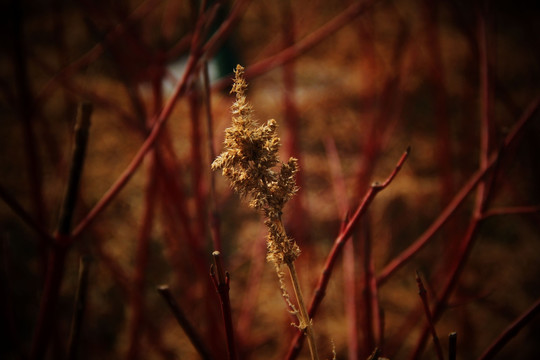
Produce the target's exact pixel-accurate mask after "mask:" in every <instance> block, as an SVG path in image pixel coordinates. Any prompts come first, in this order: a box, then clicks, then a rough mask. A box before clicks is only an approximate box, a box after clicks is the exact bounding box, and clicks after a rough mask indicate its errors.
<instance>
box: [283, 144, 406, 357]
mask: <svg viewBox="0 0 540 360" xmlns="http://www.w3.org/2000/svg"><path fill="white" fill-rule="evenodd" d="M409 151H410V148H407V150H406V151H405V152H404V153H403V155H402V156H401V158H400V159H399V161H398V163H397V165H396V167H395V168H394V170H393V171H392V173H391V174H390V175H389V176H388V178H387V179H386V180H385V181H384V182H383V183H382V184H380V183H377V182H375V183H373V184H372V185H371V187H370V188H369V190H368V191H367V193H366V195H365V196H364V199H363V200H362V202H361V203H360V205H359V206H358V208H357V209H356V212H355V213H354V215H353V216H352V217H351V219H350V220H349V222H348V223H347V225H346V226H345V227H344V229H343V230H342V231H341V233H340V234H339V235H338V237H337V238H336V240H335V241H334V246H333V247H332V250H331V251H330V254H329V255H328V257H327V258H326V262H325V265H324V268H323V271H322V273H321V276H320V277H319V281H318V283H317V287H316V289H315V293H314V295H313V298H312V299H311V304H310V306H309V312H308V314H309V317H310V318H313V316H314V315H315V313H316V312H317V309H318V308H319V305H320V304H321V301H322V299H323V298H324V296H325V294H326V288H327V286H328V282H329V281H330V276H331V275H332V270H333V269H334V265H335V262H336V260H337V257H338V255H339V254H340V253H341V250H342V248H343V245H344V244H345V242H346V241H347V239H348V238H349V237H350V236H351V234H352V231H353V229H354V228H355V227H356V224H357V223H358V220H359V219H360V218H361V217H362V215H363V214H364V213H365V212H366V211H367V209H368V207H369V205H370V204H371V202H372V201H373V199H374V198H375V196H376V195H377V194H378V193H379V192H380V191H382V190H384V189H385V188H386V187H387V186H388V185H389V184H390V183H391V182H392V180H393V179H394V177H395V176H396V175H397V174H398V172H399V170H400V169H401V167H402V166H403V164H404V163H405V160H406V159H407V157H408V156H409ZM302 343H303V337H302V336H301V334H297V335H296V336H295V338H294V339H293V341H292V343H291V347H290V348H289V352H288V354H287V359H295V358H296V357H297V356H298V353H299V352H300V349H301V348H302Z"/></svg>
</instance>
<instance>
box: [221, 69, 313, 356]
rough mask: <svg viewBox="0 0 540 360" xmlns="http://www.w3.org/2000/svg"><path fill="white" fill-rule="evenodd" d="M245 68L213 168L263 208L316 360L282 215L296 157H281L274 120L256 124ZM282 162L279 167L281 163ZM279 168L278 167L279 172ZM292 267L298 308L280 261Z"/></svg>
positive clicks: (276, 258)
mask: <svg viewBox="0 0 540 360" xmlns="http://www.w3.org/2000/svg"><path fill="white" fill-rule="evenodd" d="M243 74H244V68H243V67H242V66H240V65H238V66H237V67H236V70H235V78H234V85H233V87H232V90H231V92H233V93H235V94H236V101H235V103H234V104H233V105H232V126H231V127H230V128H228V129H227V130H225V143H224V145H225V149H226V150H225V151H224V152H223V153H221V155H219V156H218V157H217V158H216V159H215V160H214V162H213V163H212V169H213V170H217V169H221V170H222V173H223V175H224V176H225V177H227V178H228V179H229V180H230V182H231V187H232V188H233V190H234V191H236V192H237V193H239V194H240V196H242V197H244V198H249V206H251V207H252V208H255V209H257V210H259V211H261V212H262V213H263V214H264V216H265V224H266V226H267V227H268V237H267V247H268V252H267V260H268V261H269V262H271V263H273V264H274V265H275V267H276V272H277V274H278V278H279V282H280V288H281V292H282V295H283V296H284V298H285V300H286V301H287V303H288V304H289V306H290V307H291V312H292V313H293V314H295V315H296V316H297V318H298V321H299V324H297V325H295V326H297V327H298V328H299V329H301V330H302V331H305V333H306V335H307V336H308V343H309V348H310V352H311V357H312V358H313V359H318V355H317V349H316V347H315V342H314V335H313V327H312V325H311V320H310V319H309V316H308V313H307V310H306V306H305V304H304V300H303V296H302V292H301V290H300V285H299V281H298V276H297V273H296V269H295V267H294V261H295V260H296V259H297V258H298V256H299V255H300V248H299V247H298V245H297V244H296V242H295V241H294V240H293V239H292V238H290V237H288V236H287V233H286V232H285V228H284V227H283V222H282V220H281V216H282V213H283V207H284V205H285V203H286V202H287V201H288V200H289V199H291V198H292V197H293V196H294V194H295V193H296V192H297V190H298V188H297V186H296V181H295V174H296V172H297V171H298V162H297V160H296V159H295V158H292V157H291V158H289V160H288V162H287V163H283V162H281V161H280V160H279V157H278V151H279V147H280V145H281V142H280V139H279V137H278V136H277V123H276V121H275V120H273V119H271V120H268V122H267V123H266V124H265V125H261V126H258V124H257V122H256V121H255V120H254V119H253V117H252V112H253V109H252V108H251V106H250V105H249V103H248V102H247V100H246V96H245V90H246V88H247V84H246V81H245V79H244V77H243ZM278 165H279V166H278ZM278 168H279V171H278ZM282 265H286V266H287V268H288V270H289V275H290V277H291V282H292V284H293V288H294V293H295V296H296V300H297V303H298V307H299V310H297V309H296V307H295V306H294V305H293V304H292V302H291V301H290V299H289V295H288V293H287V291H286V289H285V281H284V279H283V272H282V271H281V266H282Z"/></svg>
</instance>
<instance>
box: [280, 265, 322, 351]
mask: <svg viewBox="0 0 540 360" xmlns="http://www.w3.org/2000/svg"><path fill="white" fill-rule="evenodd" d="M286 264H287V268H288V269H289V275H290V276H291V282H292V285H293V289H294V295H295V296H296V301H297V302H298V307H299V308H300V317H299V319H300V328H302V329H303V328H304V327H305V329H304V331H305V333H306V335H307V339H308V345H309V352H310V353H311V359H313V360H318V359H319V354H318V352H317V346H316V345H315V334H314V331H313V325H312V323H311V319H310V318H309V315H308V312H307V308H306V304H305V303H304V297H303V296H302V289H301V288H300V282H299V281H298V274H297V273H296V268H295V266H294V263H293V262H287V263H286Z"/></svg>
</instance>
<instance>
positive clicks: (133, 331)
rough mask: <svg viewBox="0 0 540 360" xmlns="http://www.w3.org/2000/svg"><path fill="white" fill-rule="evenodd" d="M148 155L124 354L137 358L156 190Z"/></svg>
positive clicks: (152, 161)
mask: <svg viewBox="0 0 540 360" xmlns="http://www.w3.org/2000/svg"><path fill="white" fill-rule="evenodd" d="M150 155H152V156H149V157H148V160H149V163H148V175H147V184H146V188H145V190H144V203H143V211H142V218H141V222H140V223H141V225H140V227H139V234H138V236H137V248H136V252H135V269H134V272H133V277H132V284H131V291H130V296H129V304H130V306H131V319H130V324H129V329H128V341H129V347H128V351H127V354H126V358H127V359H138V358H139V354H140V353H141V351H140V344H141V341H140V336H141V331H142V323H143V313H144V278H145V273H146V270H147V266H148V254H149V249H148V247H149V244H150V236H151V233H152V227H153V222H154V211H155V210H154V205H155V199H156V191H157V187H156V184H157V172H156V169H157V167H156V166H155V161H154V156H153V155H154V152H153V151H151V152H150Z"/></svg>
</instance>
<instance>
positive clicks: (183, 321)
mask: <svg viewBox="0 0 540 360" xmlns="http://www.w3.org/2000/svg"><path fill="white" fill-rule="evenodd" d="M156 290H157V292H159V294H160V295H161V296H162V297H163V300H165V302H166V303H167V305H168V306H169V309H170V310H171V312H172V313H173V315H174V318H175V319H176V321H177V322H178V325H180V327H181V328H182V329H183V330H184V332H185V333H186V335H187V337H188V338H189V340H190V341H191V343H192V344H193V346H194V347H195V349H196V350H197V352H198V353H199V355H201V357H202V358H203V360H211V359H212V356H211V355H210V351H208V348H207V347H206V345H205V344H204V341H203V340H202V339H201V337H200V336H199V334H198V333H197V330H196V329H195V328H194V327H193V325H192V324H191V323H190V322H189V320H188V319H187V317H186V315H185V314H184V312H183V311H182V309H180V307H179V306H178V303H177V302H176V300H175V299H174V297H173V296H172V294H171V291H170V289H169V285H161V286H158V288H157V289H156Z"/></svg>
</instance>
